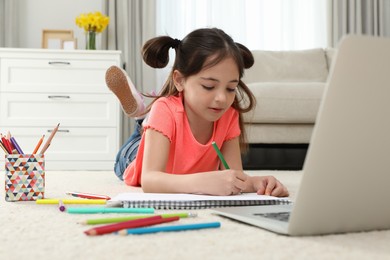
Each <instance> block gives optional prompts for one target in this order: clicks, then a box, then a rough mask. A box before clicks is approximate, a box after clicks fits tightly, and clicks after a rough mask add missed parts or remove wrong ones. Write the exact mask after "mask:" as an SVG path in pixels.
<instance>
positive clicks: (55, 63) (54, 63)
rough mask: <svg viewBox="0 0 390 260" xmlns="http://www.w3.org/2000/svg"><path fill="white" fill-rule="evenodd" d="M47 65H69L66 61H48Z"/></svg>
mask: <svg viewBox="0 0 390 260" xmlns="http://www.w3.org/2000/svg"><path fill="white" fill-rule="evenodd" d="M49 65H70V62H68V61H49Z"/></svg>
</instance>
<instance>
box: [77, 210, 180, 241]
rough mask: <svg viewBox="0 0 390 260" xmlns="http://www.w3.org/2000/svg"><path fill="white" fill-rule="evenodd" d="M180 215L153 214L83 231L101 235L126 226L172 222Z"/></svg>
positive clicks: (126, 227) (88, 233) (133, 226)
mask: <svg viewBox="0 0 390 260" xmlns="http://www.w3.org/2000/svg"><path fill="white" fill-rule="evenodd" d="M179 219H180V217H177V216H176V217H170V218H163V217H162V216H160V215H159V216H153V217H148V218H141V219H133V220H129V221H124V222H119V223H115V224H110V225H105V226H101V227H96V228H91V229H88V230H87V231H84V233H85V234H86V235H88V236H96V235H103V234H107V233H113V232H116V231H119V230H122V229H128V228H136V227H145V226H152V225H155V224H161V223H166V222H172V221H176V220H179Z"/></svg>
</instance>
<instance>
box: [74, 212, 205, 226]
mask: <svg viewBox="0 0 390 260" xmlns="http://www.w3.org/2000/svg"><path fill="white" fill-rule="evenodd" d="M197 215H198V214H196V213H194V212H189V213H168V214H160V216H162V217H163V218H170V217H180V218H191V217H196V216H197ZM148 217H151V216H150V215H137V216H126V217H117V218H96V219H87V220H84V221H80V222H78V223H79V224H82V225H98V224H110V223H118V222H124V221H128V220H133V219H140V218H148Z"/></svg>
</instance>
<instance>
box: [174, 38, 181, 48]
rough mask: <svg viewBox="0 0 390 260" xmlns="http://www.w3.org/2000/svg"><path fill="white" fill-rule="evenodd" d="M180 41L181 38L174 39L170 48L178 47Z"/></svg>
mask: <svg viewBox="0 0 390 260" xmlns="http://www.w3.org/2000/svg"><path fill="white" fill-rule="evenodd" d="M180 43H181V40H179V39H174V40H173V43H172V49H176V48H177V47H179V45H180Z"/></svg>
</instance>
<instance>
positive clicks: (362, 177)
mask: <svg viewBox="0 0 390 260" xmlns="http://www.w3.org/2000/svg"><path fill="white" fill-rule="evenodd" d="M388 111H390V38H387V39H386V38H379V37H369V36H357V35H349V36H346V37H344V38H343V39H342V41H341V42H340V45H339V48H338V51H337V55H336V57H335V61H334V62H333V64H332V67H331V71H330V74H329V78H328V82H327V86H326V88H325V92H324V96H323V100H322V103H321V106H320V109H319V112H318V116H317V120H316V124H315V127H314V129H313V133H312V137H311V141H310V146H309V148H308V151H307V155H306V159H305V163H304V166H303V176H302V180H301V184H300V187H299V190H298V192H297V196H296V198H295V202H294V203H293V204H291V205H275V206H249V207H227V208H218V209H215V210H214V211H213V212H214V213H215V214H218V215H221V216H225V217H228V218H231V219H234V220H237V221H240V222H244V223H247V224H251V225H254V226H257V227H260V228H263V229H266V230H269V231H273V232H276V233H279V234H284V235H290V236H307V235H322V234H334V233H346V232H358V231H370V230H382V229H390V115H389V114H388Z"/></svg>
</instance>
